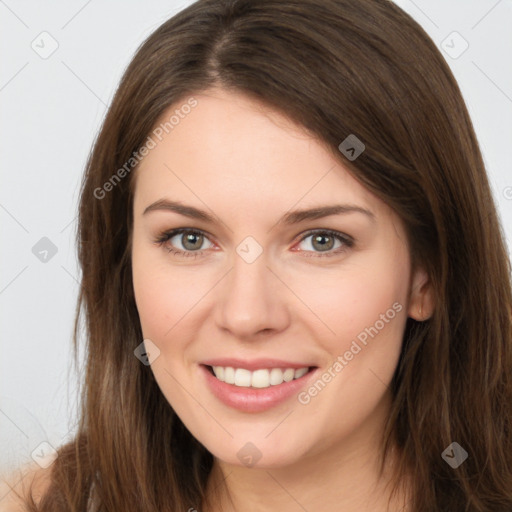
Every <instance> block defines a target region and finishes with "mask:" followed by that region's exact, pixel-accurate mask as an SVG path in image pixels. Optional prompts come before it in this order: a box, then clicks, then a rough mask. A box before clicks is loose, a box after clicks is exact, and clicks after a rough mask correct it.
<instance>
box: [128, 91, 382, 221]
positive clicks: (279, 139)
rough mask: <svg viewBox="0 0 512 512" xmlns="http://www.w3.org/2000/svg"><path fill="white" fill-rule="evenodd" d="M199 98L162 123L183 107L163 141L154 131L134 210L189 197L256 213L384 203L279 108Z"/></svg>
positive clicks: (220, 94)
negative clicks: (164, 199) (167, 199)
mask: <svg viewBox="0 0 512 512" xmlns="http://www.w3.org/2000/svg"><path fill="white" fill-rule="evenodd" d="M193 98H194V99H195V101H196V105H195V106H194V107H193V108H191V109H188V108H187V109H183V110H180V109H181V107H182V106H183V105H185V104H186V103H187V98H185V99H183V100H181V101H180V102H177V103H176V104H174V105H172V106H171V107H170V108H168V109H167V111H166V112H165V113H164V114H163V115H162V116H161V118H160V119H159V120H158V122H157V124H156V127H158V126H164V123H165V122H166V121H168V120H169V119H170V118H171V116H172V115H173V114H175V113H176V111H177V110H178V111H179V112H178V113H177V114H181V115H175V116H174V117H175V119H174V122H175V124H173V125H172V129H169V126H168V130H167V131H168V133H166V132H165V131H164V133H162V134H161V135H160V138H161V140H158V138H155V137H154V136H153V139H154V140H155V142H156V145H155V147H154V148H153V149H151V150H150V151H149V153H148V154H147V155H146V156H145V157H144V158H143V160H142V162H141V164H140V165H139V167H138V168H137V170H136V173H137V180H136V188H135V200H136V205H135V206H136V208H138V209H141V208H143V207H144V204H142V203H148V202H150V201H155V200H157V199H159V198H161V197H164V196H168V197H170V198H172V199H179V198H183V197H186V198H187V199H190V201H192V202H193V203H194V204H197V205H198V206H199V204H200V203H198V199H199V200H200V201H202V202H203V203H205V204H208V202H207V201H206V200H207V199H208V200H209V201H210V202H211V203H213V204H215V205H216V207H221V206H222V205H226V206H227V205H229V206H230V207H233V208H237V209H238V211H239V212H243V211H247V210H249V209H251V208H254V210H251V213H252V215H254V212H256V211H258V209H259V210H261V209H265V211H268V212H270V211H274V210H275V213H276V214H277V213H278V211H279V212H281V213H282V211H283V210H287V209H289V208H292V207H293V206H294V205H295V204H297V203H300V206H304V207H305V206H308V205H309V206H316V205H318V204H320V203H339V202H343V201H350V202H354V201H355V200H356V199H357V202H358V204H359V205H360V206H362V207H370V205H372V206H373V209H374V210H375V208H379V207H380V208H383V207H384V204H383V203H381V204H376V201H377V199H376V197H375V196H374V195H373V194H371V193H370V192H369V191H368V190H367V189H366V188H364V187H363V186H362V185H361V184H360V183H359V182H358V181H357V180H355V178H354V177H353V176H352V175H351V174H350V173H349V172H348V170H347V169H346V168H345V167H344V166H343V164H342V158H334V157H333V154H332V152H331V151H329V149H328V148H327V147H326V145H325V144H324V143H322V142H320V141H319V140H318V139H317V138H315V137H314V136H312V135H311V134H310V133H308V132H307V130H306V129H304V128H302V127H301V126H298V125H296V124H294V123H293V122H292V121H290V120H289V119H287V118H286V117H284V116H283V115H282V114H280V113H279V112H276V111H275V110H272V109H271V108H269V107H268V106H266V105H264V104H262V103H260V102H257V101H255V100H253V99H251V98H249V97H247V96H245V95H243V94H241V93H233V92H227V91H224V90H210V91H207V92H205V93H201V94H195V95H193ZM184 112H188V113H187V114H185V113H184ZM176 121H177V122H176ZM153 132H154V130H153ZM190 201H189V202H190ZM146 206H147V204H146ZM202 206H203V207H204V204H203V205H202ZM203 209H204V208H203Z"/></svg>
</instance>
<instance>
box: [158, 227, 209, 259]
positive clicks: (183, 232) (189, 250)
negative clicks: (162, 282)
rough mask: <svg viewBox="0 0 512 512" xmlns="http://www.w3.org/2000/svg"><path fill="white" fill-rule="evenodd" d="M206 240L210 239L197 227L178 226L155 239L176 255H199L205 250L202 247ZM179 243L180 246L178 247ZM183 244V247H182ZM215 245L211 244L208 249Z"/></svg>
mask: <svg viewBox="0 0 512 512" xmlns="http://www.w3.org/2000/svg"><path fill="white" fill-rule="evenodd" d="M205 240H208V238H207V237H206V234H205V233H203V232H202V231H200V230H197V229H189V228H178V229H173V230H171V231H165V232H164V233H162V234H161V235H159V236H158V238H157V239H156V240H155V243H156V244H158V245H161V246H164V247H165V249H166V250H167V251H169V252H170V253H171V254H174V255H175V256H185V257H193V258H195V257H197V256H200V255H202V254H203V252H204V251H205V250H204V249H201V247H202V246H203V243H204V241H205ZM176 245H178V248H176ZM180 246H181V247H180ZM211 247H213V244H212V243H211V242H210V245H209V246H208V247H206V249H210V248H211Z"/></svg>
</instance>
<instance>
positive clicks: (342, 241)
mask: <svg viewBox="0 0 512 512" xmlns="http://www.w3.org/2000/svg"><path fill="white" fill-rule="evenodd" d="M309 238H311V240H310V241H309V242H307V243H305V244H304V245H305V246H306V248H304V247H302V248H300V249H299V251H300V252H304V253H311V254H308V255H307V256H306V255H305V256H306V257H328V256H336V255H339V254H341V253H343V252H345V251H347V250H348V249H349V248H351V247H352V246H353V245H354V240H353V239H352V237H350V236H348V235H344V234H343V233H340V232H338V231H332V230H330V229H317V230H314V231H309V232H308V233H306V234H305V235H304V236H303V237H302V238H301V239H300V242H299V244H302V243H304V242H305V241H306V240H308V239H309ZM205 241H208V242H209V245H208V246H207V247H206V248H204V247H203V244H204V242H205ZM155 243H156V244H157V245H159V246H163V247H164V248H165V249H166V250H167V251H168V252H169V253H171V254H173V255H174V256H178V257H182V256H183V257H188V258H190V257H192V258H196V257H197V256H202V255H203V254H204V253H205V252H206V250H207V249H211V248H212V247H213V244H212V243H211V242H210V241H209V239H208V237H207V235H206V233H204V232H203V231H201V230H198V229H191V228H177V229H172V230H170V231H164V232H163V233H161V234H160V235H159V236H158V237H157V238H156V240H155ZM336 243H337V244H338V245H336ZM176 246H178V247H176ZM311 249H312V250H311ZM333 249H334V250H333ZM292 250H294V251H297V249H292Z"/></svg>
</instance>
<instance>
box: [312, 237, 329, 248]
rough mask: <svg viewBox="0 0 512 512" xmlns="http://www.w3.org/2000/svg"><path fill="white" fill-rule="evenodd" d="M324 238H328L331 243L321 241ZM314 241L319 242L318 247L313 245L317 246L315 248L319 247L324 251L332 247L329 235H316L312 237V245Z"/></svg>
mask: <svg viewBox="0 0 512 512" xmlns="http://www.w3.org/2000/svg"><path fill="white" fill-rule="evenodd" d="M325 239H329V240H330V242H331V243H330V244H329V243H328V242H327V243H325V242H322V240H325ZM315 242H318V243H320V246H319V247H315V248H317V249H318V248H320V249H321V250H324V251H325V250H329V249H332V242H333V238H332V237H330V236H324V235H317V236H315V237H314V239H313V245H315ZM327 246H328V247H327Z"/></svg>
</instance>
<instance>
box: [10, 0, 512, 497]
mask: <svg viewBox="0 0 512 512" xmlns="http://www.w3.org/2000/svg"><path fill="white" fill-rule="evenodd" d="M190 3H191V2H190V1H188V2H179V1H169V0H165V1H164V0H156V1H152V2H142V1H121V0H115V1H114V0H110V1H109V2H100V1H99V0H89V1H67V2H64V1H53V2H44V3H43V2H37V1H35V0H31V1H26V2H19V1H15V0H5V1H3V0H0V42H1V55H2V61H1V63H0V105H1V116H2V117H1V119H2V123H1V125H0V129H1V133H0V147H1V153H0V154H1V160H0V163H1V166H0V169H1V187H0V226H1V234H0V236H1V247H2V252H1V255H2V263H1V265H0V311H1V324H0V329H1V337H0V340H1V352H0V354H1V356H0V472H2V471H7V470H10V469H11V468H12V467H14V466H18V465H20V464H24V463H27V462H32V459H31V452H32V451H33V450H34V449H35V448H36V447H37V446H38V445H39V444H40V443H41V442H43V441H46V442H49V443H50V444H51V445H53V446H55V447H57V446H59V445H61V444H62V443H63V442H65V441H66V440H67V439H69V438H70V436H72V435H73V432H74V424H75V422H76V406H77V397H76V378H77V376H76V374H75V373H74V372H73V368H72V366H71V362H72V358H71V334H72V326H73V319H74V312H75V302H76V297H77V290H78V279H79V275H80V272H79V269H78V267H77V263H76V253H75V246H74V233H75V228H76V223H75V217H76V207H77V198H78V191H79V184H80V180H81V176H82V172H83V167H84V164H85V160H86V157H87V155H88V153H89V150H90V147H91V145H92V142H93V140H94V137H95V135H96V133H97V130H98V129H99V126H100V122H101V120H102V118H103V116H104V113H105V111H106V105H108V104H109V102H110V100H111V98H112V96H113V93H114V91H115V88H116V86H117V83H118V81H119V79H120V78H121V74H122V72H123V70H124V68H125V67H126V65H127V64H128V62H129V61H130V59H131V57H132V55H133V53H134V51H135V50H136V48H137V47H138V45H139V44H140V43H141V42H142V41H143V40H144V39H145V38H146V37H147V36H148V35H149V34H150V33H151V32H152V31H153V30H154V29H156V28H157V27H158V26H159V25H160V24H161V23H163V22H164V21H165V20H166V19H168V18H169V17H170V16H172V15H173V14H174V13H176V12H177V11H179V10H181V9H182V8H183V7H184V6H186V5H188V4H190ZM396 3H397V4H398V5H400V6H401V7H402V8H403V9H404V10H406V11H407V12H408V13H410V14H411V15H412V16H413V17H414V18H415V19H416V20H417V21H418V22H419V23H420V24H421V25H422V26H423V27H424V28H425V29H426V31H427V32H428V33H429V34H430V36H431V37H432V39H433V40H434V42H435V43H436V44H437V45H438V47H440V48H441V52H442V53H443V55H444V56H445V58H446V60H447V62H448V63H449V65H450V66H451V68H452V70H453V72H454V74H455V77H456V78H457V80H458V82H459V84H460V86H461V89H462V92H463V95H464V98H465V100H466V103H467V105H468V108H469V111H470V114H471V116H472V119H473V122H474V125H475V129H476V132H477V136H478V139H479V141H480V144H481V148H482V151H483V154H484V158H485V162H486V165H487V169H488V173H489V177H490V180H491V184H492V187H493V191H494V195H495V198H496V200H497V202H498V206H499V210H500V214H501V217H502V222H503V226H504V229H505V232H506V236H507V241H508V244H509V247H512V222H511V220H512V172H511V169H512V150H511V146H512V67H511V63H512V32H511V31H510V27H511V26H512V0H499V1H498V0H472V1H468V0H450V1H447V0H416V1H414V2H413V1H412V0H396ZM454 31H456V32H458V34H460V36H461V37H462V38H463V39H464V40H466V41H467V43H468V44H469V47H468V49H467V50H466V51H465V52H464V53H462V54H461V55H460V56H458V57H457V58H454V57H455V56H456V55H457V54H458V53H459V52H460V51H461V50H462V49H463V46H462V45H463V44H464V41H463V39H461V38H460V37H459V36H457V35H453V34H452V33H453V32H454ZM42 32H48V34H50V35H49V36H48V35H44V34H43V35H41V33H42ZM443 41H444V42H443ZM56 44H58V48H57V49H56V51H55V52H54V53H53V54H51V55H50V56H47V55H45V54H44V52H49V51H50V50H51V49H52V45H56ZM32 46H34V48H35V49H36V50H37V51H36V50H35V49H33V47H32ZM445 50H446V51H445ZM38 52H39V53H38ZM447 52H449V53H450V54H451V56H450V54H449V53H447ZM41 54H42V56H41ZM42 57H47V58H42ZM43 237H47V238H48V239H50V240H51V242H52V243H53V244H54V245H55V246H56V248H57V253H56V254H55V255H54V256H51V253H49V254H48V256H47V261H46V262H43V261H41V260H40V259H38V257H36V255H35V254H33V252H32V248H33V247H34V245H35V244H36V243H37V242H38V241H39V240H40V239H41V238H43ZM36 252H37V251H36ZM39 257H41V258H42V257H44V253H42V254H40V255H39ZM1 498H2V497H1V496H0V499H1Z"/></svg>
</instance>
